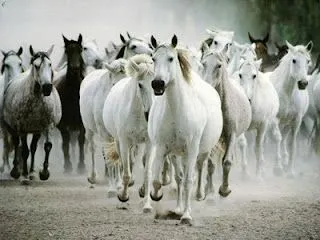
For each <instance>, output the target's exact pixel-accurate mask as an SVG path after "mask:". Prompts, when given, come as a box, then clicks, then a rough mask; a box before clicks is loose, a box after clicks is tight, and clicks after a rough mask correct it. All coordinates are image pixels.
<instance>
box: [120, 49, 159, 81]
mask: <svg viewBox="0 0 320 240" xmlns="http://www.w3.org/2000/svg"><path fill="white" fill-rule="evenodd" d="M134 64H136V65H141V64H144V65H145V66H146V68H145V71H143V72H142V73H141V72H137V70H136V68H135V67H134ZM153 68H154V66H153V61H152V58H151V57H150V56H148V55H147V54H138V55H135V56H133V57H131V58H130V61H127V63H126V66H125V72H126V75H127V76H128V77H132V78H135V77H136V76H137V74H138V76H139V75H144V74H148V73H153Z"/></svg>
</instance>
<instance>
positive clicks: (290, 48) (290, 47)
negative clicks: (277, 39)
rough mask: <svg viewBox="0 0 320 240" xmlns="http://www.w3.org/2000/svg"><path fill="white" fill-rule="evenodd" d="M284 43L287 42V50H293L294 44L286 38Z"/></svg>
mask: <svg viewBox="0 0 320 240" xmlns="http://www.w3.org/2000/svg"><path fill="white" fill-rule="evenodd" d="M286 44H287V46H288V49H289V50H291V51H292V50H294V46H292V45H291V44H290V43H289V42H288V41H287V40H286Z"/></svg>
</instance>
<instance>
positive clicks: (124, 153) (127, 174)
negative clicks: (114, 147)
mask: <svg viewBox="0 0 320 240" xmlns="http://www.w3.org/2000/svg"><path fill="white" fill-rule="evenodd" d="M119 144H120V157H121V160H122V163H123V177H122V180H123V183H122V184H123V189H122V191H121V193H120V194H118V199H119V200H120V201H121V202H127V201H128V200H129V193H128V188H129V182H130V179H131V169H130V154H131V153H130V152H131V149H130V148H129V143H128V142H127V139H125V140H124V139H122V140H120V141H119Z"/></svg>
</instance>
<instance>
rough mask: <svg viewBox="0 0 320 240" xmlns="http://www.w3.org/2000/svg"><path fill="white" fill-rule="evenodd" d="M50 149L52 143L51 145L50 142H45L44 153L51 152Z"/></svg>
mask: <svg viewBox="0 0 320 240" xmlns="http://www.w3.org/2000/svg"><path fill="white" fill-rule="evenodd" d="M51 149H52V143H51V142H46V143H45V144H44V151H45V152H46V153H48V152H50V151H51Z"/></svg>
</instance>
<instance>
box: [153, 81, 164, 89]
mask: <svg viewBox="0 0 320 240" xmlns="http://www.w3.org/2000/svg"><path fill="white" fill-rule="evenodd" d="M151 87H152V88H154V89H155V88H161V89H162V88H164V81H163V80H153V81H152V82H151Z"/></svg>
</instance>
